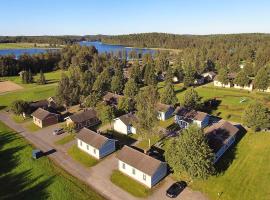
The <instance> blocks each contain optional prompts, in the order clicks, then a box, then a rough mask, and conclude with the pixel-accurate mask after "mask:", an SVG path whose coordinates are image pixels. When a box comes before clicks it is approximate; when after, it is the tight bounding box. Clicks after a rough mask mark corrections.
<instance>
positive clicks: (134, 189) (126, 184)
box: [111, 170, 151, 197]
mask: <svg viewBox="0 0 270 200" xmlns="http://www.w3.org/2000/svg"><path fill="white" fill-rule="evenodd" d="M111 181H112V182H113V183H114V184H116V185H117V186H119V187H121V188H122V189H124V190H125V191H127V192H129V193H130V194H132V195H133V196H136V197H147V196H148V195H150V193H151V190H150V189H148V188H147V187H145V186H143V185H142V184H140V183H138V182H136V181H135V180H133V179H131V178H129V177H128V176H126V175H124V174H123V173H121V172H120V171H118V170H115V171H113V173H112V175H111Z"/></svg>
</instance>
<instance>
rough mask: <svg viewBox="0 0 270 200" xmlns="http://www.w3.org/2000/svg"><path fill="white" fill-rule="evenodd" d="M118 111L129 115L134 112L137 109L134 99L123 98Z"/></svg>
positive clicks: (118, 105)
mask: <svg viewBox="0 0 270 200" xmlns="http://www.w3.org/2000/svg"><path fill="white" fill-rule="evenodd" d="M117 108H118V110H120V111H122V112H124V113H128V112H131V111H133V110H134V108H135V103H134V101H133V100H132V99H130V98H127V97H123V98H120V99H119V102H118V104H117Z"/></svg>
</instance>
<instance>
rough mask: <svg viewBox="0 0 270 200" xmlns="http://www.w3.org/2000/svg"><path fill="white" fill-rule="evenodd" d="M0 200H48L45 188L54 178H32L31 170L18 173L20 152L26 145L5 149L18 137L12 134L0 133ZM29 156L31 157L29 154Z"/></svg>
mask: <svg viewBox="0 0 270 200" xmlns="http://www.w3.org/2000/svg"><path fill="white" fill-rule="evenodd" d="M0 134H1V136H0V158H1V162H0V199H3V200H5V199H15V200H17V199H18V200H24V199H26V200H27V199H29V200H30V199H48V198H49V193H48V192H47V191H46V188H47V187H48V186H49V185H50V184H51V183H52V182H53V179H54V177H53V176H52V177H50V178H47V179H46V180H44V178H43V177H42V175H41V176H37V177H34V176H33V174H32V172H31V169H28V170H23V171H20V172H17V171H18V166H20V164H21V160H20V157H19V156H20V152H21V151H24V149H25V147H27V145H21V146H19V145H18V146H15V147H10V148H8V147H7V148H5V149H4V147H5V146H6V145H8V144H9V143H11V142H13V143H14V142H16V141H15V140H19V137H18V136H17V135H16V134H15V133H14V132H4V133H3V132H0ZM29 156H31V155H30V154H29Z"/></svg>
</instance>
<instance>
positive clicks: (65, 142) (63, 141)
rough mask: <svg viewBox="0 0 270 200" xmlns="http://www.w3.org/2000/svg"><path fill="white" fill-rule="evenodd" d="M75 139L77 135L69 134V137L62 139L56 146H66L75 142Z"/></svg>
mask: <svg viewBox="0 0 270 200" xmlns="http://www.w3.org/2000/svg"><path fill="white" fill-rule="evenodd" d="M74 138H75V134H68V135H67V136H65V137H63V138H61V139H60V140H57V141H56V142H55V144H57V145H64V144H67V143H69V142H71V141H72V140H74Z"/></svg>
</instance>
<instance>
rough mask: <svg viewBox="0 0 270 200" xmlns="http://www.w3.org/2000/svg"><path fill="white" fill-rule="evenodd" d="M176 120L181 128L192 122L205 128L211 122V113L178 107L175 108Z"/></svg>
mask: <svg viewBox="0 0 270 200" xmlns="http://www.w3.org/2000/svg"><path fill="white" fill-rule="evenodd" d="M175 122H176V123H177V124H178V125H179V126H180V128H187V127H188V126H189V125H190V124H196V125H197V126H198V127H199V128H204V127H206V126H207V125H208V123H209V115H208V114H207V113H204V112H200V111H196V110H188V109H186V108H184V107H177V108H176V110H175Z"/></svg>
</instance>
